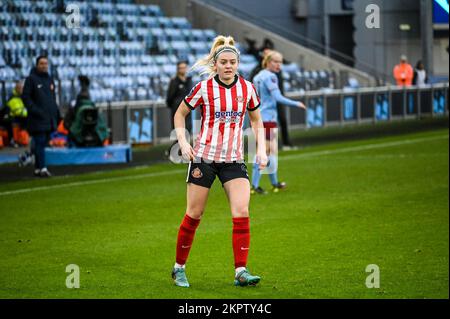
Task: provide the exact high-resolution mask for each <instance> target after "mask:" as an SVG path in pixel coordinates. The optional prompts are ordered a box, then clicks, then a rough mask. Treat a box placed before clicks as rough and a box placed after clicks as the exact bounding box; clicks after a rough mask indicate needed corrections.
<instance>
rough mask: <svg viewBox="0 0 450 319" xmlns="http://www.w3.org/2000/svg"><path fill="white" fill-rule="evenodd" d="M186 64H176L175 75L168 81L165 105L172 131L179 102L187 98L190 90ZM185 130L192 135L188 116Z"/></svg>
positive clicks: (189, 78)
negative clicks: (168, 112) (169, 116)
mask: <svg viewBox="0 0 450 319" xmlns="http://www.w3.org/2000/svg"><path fill="white" fill-rule="evenodd" d="M187 68H188V65H187V62H186V61H180V62H178V63H177V74H176V76H175V77H173V78H172V79H171V80H170V83H169V89H168V90H167V97H166V103H167V106H168V107H169V108H170V111H171V116H172V117H171V121H170V123H171V124H172V129H173V117H174V115H175V112H176V111H177V109H178V106H179V105H180V103H181V101H182V100H183V99H184V97H185V96H187V95H188V94H189V92H190V90H191V89H192V78H191V77H190V76H187ZM186 130H188V131H189V132H190V133H192V120H191V115H190V114H189V115H188V116H187V117H186Z"/></svg>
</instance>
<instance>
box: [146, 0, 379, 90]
mask: <svg viewBox="0 0 450 319" xmlns="http://www.w3.org/2000/svg"><path fill="white" fill-rule="evenodd" d="M140 2H144V3H153V4H158V5H159V6H160V7H161V9H162V10H163V11H164V13H165V14H166V15H167V16H186V17H187V18H188V19H189V20H190V21H191V23H192V25H193V27H194V28H211V29H214V30H215V31H216V32H218V33H219V34H226V35H228V34H230V35H233V37H234V38H235V39H236V40H237V41H239V42H241V43H245V38H246V37H247V38H251V39H255V40H256V41H257V43H258V44H260V43H262V41H263V40H264V39H265V38H270V39H271V40H272V41H273V42H274V44H275V47H276V48H277V50H279V51H281V52H282V53H283V54H284V56H285V58H286V59H287V60H289V61H292V62H295V63H298V64H299V65H300V66H302V67H303V68H305V69H308V70H314V69H327V70H329V71H331V70H334V71H335V72H336V73H337V74H341V75H342V77H343V78H345V77H346V75H349V76H352V77H355V78H357V79H358V80H359V81H360V83H361V85H362V86H371V85H374V84H375V79H374V78H372V77H371V76H369V75H367V74H365V73H364V72H361V71H358V70H356V69H353V68H350V67H348V66H346V65H344V64H342V63H339V62H337V61H335V60H332V59H330V58H328V57H326V56H324V55H321V54H318V53H317V52H315V51H313V50H310V49H308V48H305V47H304V46H301V45H298V44H296V43H294V42H292V41H289V40H286V39H285V38H283V37H281V36H279V35H278V34H275V33H273V32H271V31H268V30H264V29H262V28H261V27H259V26H256V25H254V24H251V23H248V22H246V21H243V20H242V19H240V18H237V17H235V16H233V15H231V14H229V13H227V12H225V11H224V10H220V9H217V8H216V7H213V6H210V5H206V4H204V3H202V2H201V1H195V0H191V1H183V0H171V1H164V0H152V1H140ZM340 86H341V85H340V83H338V87H340Z"/></svg>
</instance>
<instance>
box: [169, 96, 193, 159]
mask: <svg viewBox="0 0 450 319" xmlns="http://www.w3.org/2000/svg"><path fill="white" fill-rule="evenodd" d="M190 112H191V109H190V108H189V107H188V106H187V105H186V102H184V101H181V103H180V105H179V106H178V109H177V111H176V112H175V116H174V119H173V121H174V127H175V131H176V133H177V139H178V145H180V150H181V154H182V155H183V158H184V159H186V160H194V150H193V148H192V146H191V144H189V143H188V141H187V140H186V126H185V125H186V124H185V123H186V122H185V121H186V117H187V116H188V115H189V113H190Z"/></svg>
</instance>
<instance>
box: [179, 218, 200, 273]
mask: <svg viewBox="0 0 450 319" xmlns="http://www.w3.org/2000/svg"><path fill="white" fill-rule="evenodd" d="M199 223H200V219H193V218H191V217H189V216H188V214H186V215H184V218H183V221H182V222H181V225H180V230H179V231H178V239H177V257H176V261H177V264H180V265H184V264H185V263H186V260H187V258H188V255H189V251H190V250H191V245H192V242H193V241H194V235H195V230H196V229H197V226H198V224H199Z"/></svg>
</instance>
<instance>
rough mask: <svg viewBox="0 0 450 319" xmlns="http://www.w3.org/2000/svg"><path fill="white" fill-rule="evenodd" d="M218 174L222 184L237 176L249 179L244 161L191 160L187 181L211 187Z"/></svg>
mask: <svg viewBox="0 0 450 319" xmlns="http://www.w3.org/2000/svg"><path fill="white" fill-rule="evenodd" d="M216 175H217V176H219V179H220V182H221V183H222V186H223V184H225V183H226V182H228V181H231V180H232V179H235V178H245V179H247V180H248V173H247V165H245V163H244V162H241V163H239V162H233V163H218V162H211V163H205V162H203V161H201V162H197V161H196V162H193V161H191V162H190V163H189V167H188V175H187V178H186V183H192V184H195V185H199V186H203V187H206V188H211V186H212V184H213V183H214V180H215V179H216Z"/></svg>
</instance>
